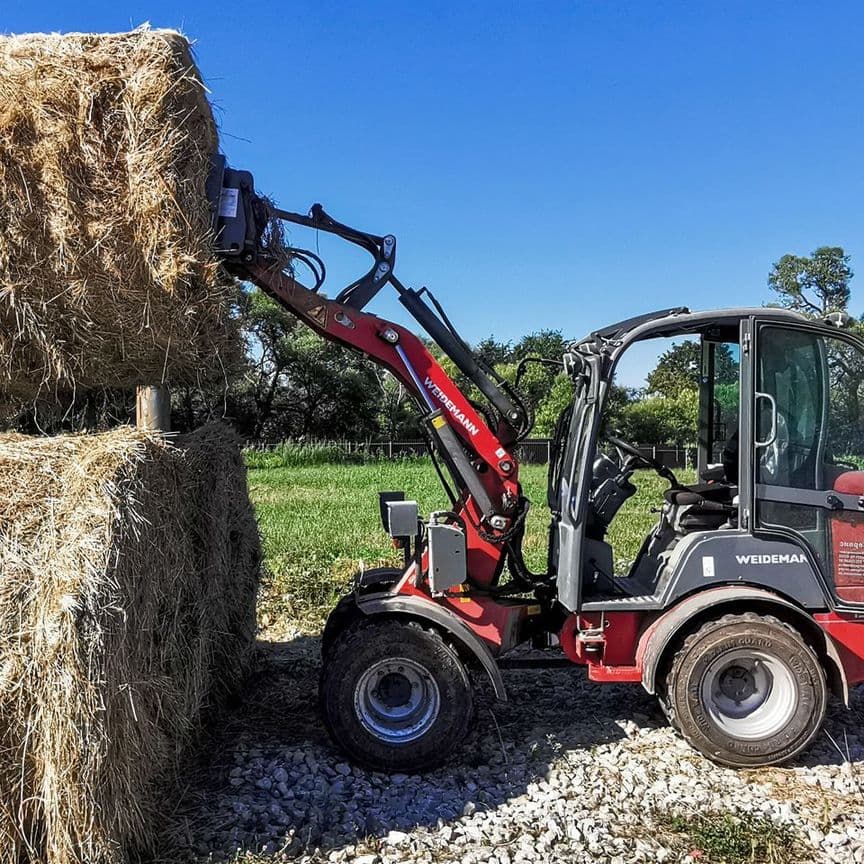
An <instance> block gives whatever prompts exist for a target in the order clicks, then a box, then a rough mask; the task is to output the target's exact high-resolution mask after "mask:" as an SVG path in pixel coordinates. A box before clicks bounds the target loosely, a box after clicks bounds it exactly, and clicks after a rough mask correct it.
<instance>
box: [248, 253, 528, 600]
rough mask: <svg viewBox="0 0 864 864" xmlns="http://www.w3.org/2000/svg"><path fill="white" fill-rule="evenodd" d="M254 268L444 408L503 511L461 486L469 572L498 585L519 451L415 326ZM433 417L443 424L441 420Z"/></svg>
mask: <svg viewBox="0 0 864 864" xmlns="http://www.w3.org/2000/svg"><path fill="white" fill-rule="evenodd" d="M247 270H248V275H249V278H250V279H251V281H252V282H254V283H255V284H256V285H257V286H258V287H259V288H261V290H262V291H264V292H265V293H266V294H268V295H269V296H270V297H272V298H273V299H274V300H276V301H277V302H278V303H279V304H281V305H282V306H284V307H285V308H286V309H288V311H290V312H292V313H293V314H294V315H296V316H297V317H298V318H299V319H300V320H302V321H303V322H304V323H305V324H307V325H308V326H309V327H311V328H312V329H313V330H314V331H315V332H316V333H318V334H320V335H321V336H323V337H324V338H325V339H329V340H330V341H332V342H337V343H339V344H341V345H346V346H348V347H350V348H354V349H356V350H358V351H360V352H361V353H363V354H365V355H366V356H368V357H370V358H371V359H372V360H374V361H375V362H376V363H378V364H379V365H380V366H383V367H385V368H386V369H388V370H389V371H390V372H391V373H392V374H393V375H394V376H395V377H396V378H397V379H398V380H399V381H401V382H402V383H403V384H404V385H405V386H406V387H407V388H408V390H409V392H411V393H412V394H413V395H414V397H415V399H416V400H417V402H418V403H419V404H420V405H421V406H424V407H425V408H426V409H427V412H428V413H432V412H434V411H438V410H440V411H441V412H442V418H443V419H444V420H445V421H446V423H447V425H448V426H449V427H450V428H451V429H452V430H453V431H454V432H455V433H456V435H458V436H459V438H460V439H461V440H462V442H464V444H465V445H467V448H468V451H469V453H470V454H473V455H472V458H471V461H472V465H473V467H472V470H474V471H475V472H476V479H477V480H478V481H479V482H480V483H481V484H482V487H483V489H485V491H486V493H487V494H488V496H489V499H490V501H491V502H492V505H493V507H494V510H495V513H496V514H498V519H497V520H495V523H490V521H489V515H490V514H488V513H483V512H482V508H481V507H479V506H478V502H477V501H476V500H475V497H476V496H473V495H471V494H470V492H469V490H468V489H467V488H461V489H460V490H459V491H460V498H459V502H458V505H457V510H456V513H457V515H458V516H459V517H461V518H462V519H463V520H464V522H465V528H466V540H467V548H468V562H467V564H468V573H469V576H470V579H471V581H472V582H473V583H475V584H478V585H481V586H489V585H493V584H494V583H495V582H496V581H497V579H498V576H499V574H500V572H501V567H502V564H503V560H504V555H505V552H506V548H505V547H506V543H505V542H503V541H504V540H505V537H504V533H505V532H506V530H507V529H508V528H509V527H510V526H511V520H512V519H513V518H514V517H515V516H516V515H517V507H518V506H519V502H520V493H519V483H518V473H519V466H518V463H517V462H516V460H515V459H514V458H513V456H512V454H510V453H509V452H508V451H507V450H506V448H505V447H504V446H503V445H502V443H501V441H500V440H499V439H498V438H497V437H496V435H495V434H494V433H493V432H492V431H491V430H490V429H489V426H488V425H487V424H486V421H485V420H484V419H483V417H482V416H481V415H480V414H479V413H478V412H477V411H476V410H475V408H474V407H473V406H472V405H471V403H470V402H469V401H468V399H466V398H465V396H464V394H463V393H462V392H461V391H460V390H459V388H458V387H457V386H456V384H455V383H454V382H453V380H452V379H451V378H450V377H449V376H448V375H447V373H446V372H445V371H444V369H443V368H442V367H441V365H440V364H439V363H438V361H437V360H436V359H435V358H434V357H433V356H432V354H430V353H429V351H428V350H427V348H426V346H425V345H424V344H423V342H422V341H421V340H420V339H419V338H418V337H417V336H416V335H414V334H413V333H411V332H410V331H409V330H406V329H405V328H403V327H400V326H399V325H397V324H392V323H391V322H389V321H386V320H384V319H381V318H378V317H376V316H375V315H370V314H368V313H365V312H360V311H358V310H356V309H353V308H350V307H348V306H344V305H342V304H341V303H337V302H335V301H334V300H328V299H327V298H325V297H321V296H320V295H318V294H315V293H314V292H312V291H310V290H309V289H308V288H305V287H304V286H303V285H301V284H300V283H299V282H297V281H295V280H294V279H292V278H291V277H290V276H287V275H285V274H284V273H282V272H279V271H275V270H273V269H271V268H267V267H264V266H261V265H259V264H249V265H247ZM433 423H435V424H438V425H441V424H442V419H441V418H439V419H438V420H435V421H433ZM407 581H408V580H406V583H407ZM406 590H410V588H409V587H408V585H407V584H406ZM415 590H416V589H415ZM464 611H467V610H464Z"/></svg>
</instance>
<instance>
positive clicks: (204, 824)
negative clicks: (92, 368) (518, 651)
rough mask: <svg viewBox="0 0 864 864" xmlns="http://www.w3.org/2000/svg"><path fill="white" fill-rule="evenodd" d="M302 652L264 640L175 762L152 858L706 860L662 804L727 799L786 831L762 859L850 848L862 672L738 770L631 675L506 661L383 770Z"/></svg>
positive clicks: (859, 766)
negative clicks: (247, 676)
mask: <svg viewBox="0 0 864 864" xmlns="http://www.w3.org/2000/svg"><path fill="white" fill-rule="evenodd" d="M318 663H319V658H318V643H317V641H316V640H314V639H308V638H299V639H297V640H296V641H294V642H290V643H262V648H261V659H260V667H259V672H258V674H257V677H256V680H255V681H253V682H252V686H251V687H250V690H249V693H250V695H249V696H248V697H247V699H246V701H245V702H244V704H243V705H241V706H240V707H238V708H237V709H236V710H234V711H233V712H232V713H231V714H230V715H229V716H228V718H227V722H226V724H225V725H224V727H222V728H220V730H219V731H218V733H214V734H215V737H214V740H213V742H212V745H213V746H211V747H208V748H207V754H208V755H207V756H206V757H205V756H202V761H201V763H200V764H199V765H198V766H197V767H196V769H195V770H193V771H192V772H191V773H190V781H189V788H188V789H187V791H186V793H185V795H184V797H183V799H182V801H181V802H180V804H179V806H178V809H177V811H176V813H175V816H174V818H173V821H172V823H171V824H170V826H169V829H168V832H167V833H168V836H169V841H167V842H168V843H169V845H168V846H167V847H166V849H167V850H168V851H166V853H165V856H164V860H165V861H171V862H193V861H194V862H203V861H211V860H212V861H247V860H248V861H255V862H259V861H260V862H268V861H274V862H275V861H283V860H292V861H298V862H310V864H311V862H324V861H330V862H341V861H353V862H355V864H396V862H406V864H407V862H414V861H416V862H426V861H428V862H433V861H434V862H454V864H455V862H464V864H474V862H490V864H519V862H534V861H537V862H540V861H542V862H558V861H560V862H565V861H566V862H616V864H618V862H620V864H624V862H641V861H660V862H663V861H666V862H672V861H694V862H695V861H697V860H700V861H707V860H716V859H712V858H711V856H710V854H709V853H706V852H705V851H704V850H703V849H702V848H701V847H699V846H698V845H696V844H695V843H694V840H693V837H691V836H688V835H687V834H686V832H685V833H684V834H682V833H681V832H680V831H679V830H677V829H675V830H673V829H670V827H669V824H670V822H669V820H670V817H674V816H680V817H692V816H693V815H694V814H699V813H707V814H718V813H724V812H725V813H729V812H734V813H739V814H740V813H744V814H753V816H754V817H756V818H757V820H758V819H759V818H763V819H764V818H767V819H769V820H770V821H771V823H773V824H774V825H778V826H781V831H783V832H784V834H785V835H787V836H791V837H794V843H793V845H792V846H791V847H790V848H789V849H787V850H786V852H785V853H783V854H782V855H781V856H780V857H779V858H777V859H776V860H783V861H786V860H795V859H797V860H800V861H820V862H822V861H824V862H843V864H846V862H849V864H853V862H854V864H864V794H862V789H864V729H862V720H864V692H862V689H861V688H859V689H858V690H857V691H856V692H855V694H854V704H853V710H852V711H851V712H847V711H845V710H844V709H843V708H842V707H841V706H839V705H833V706H832V708H831V710H830V713H829V719H828V722H827V724H826V732H825V734H823V735H822V736H821V737H820V738H819V739H818V741H817V742H816V744H815V746H813V747H812V748H811V749H810V751H809V752H808V753H807V754H806V755H805V756H803V757H802V758H800V759H799V760H797V761H796V762H794V763H793V764H792V765H791V766H790V767H787V768H782V769H778V768H774V769H764V770H760V771H737V772H736V771H731V770H726V769H723V768H719V767H717V766H716V765H713V764H712V763H710V762H708V761H706V760H705V759H703V758H702V757H700V756H698V755H697V754H696V753H694V752H693V751H692V750H691V749H690V748H689V747H688V746H687V745H686V744H684V743H683V741H681V740H680V739H678V738H677V736H676V735H675V734H674V733H673V732H672V731H671V730H670V729H669V728H668V726H667V725H666V723H665V721H664V719H663V717H662V715H661V714H660V713H659V709H658V708H657V707H656V703H655V702H654V700H653V699H652V698H650V697H649V696H648V695H647V694H645V693H644V691H643V690H642V689H641V688H639V687H637V686H630V685H621V686H619V685H609V684H605V685H597V684H592V683H590V682H589V681H587V680H586V678H585V673H584V671H583V670H581V669H577V668H575V667H574V668H573V669H556V670H544V671H510V672H507V673H505V680H506V683H507V686H508V689H509V693H510V697H511V701H510V702H508V703H497V702H494V701H492V700H489V699H485V700H483V701H481V704H479V706H478V722H477V728H476V733H475V734H474V735H473V737H472V738H471V739H470V740H469V741H468V742H466V746H465V747H464V748H463V750H462V751H461V753H460V754H459V756H458V757H457V759H456V760H455V761H453V762H452V763H451V764H449V765H448V766H447V767H446V768H443V769H440V770H438V771H435V772H431V773H427V774H423V775H418V776H404V775H395V776H387V775H384V774H378V773H373V772H369V771H365V770H362V769H358V768H354V767H353V766H351V765H350V764H348V763H347V762H346V761H345V759H344V757H343V756H342V755H341V754H340V753H338V752H337V751H335V750H334V749H333V748H332V746H331V745H330V743H329V740H328V739H327V737H326V733H325V732H324V731H323V729H322V727H321V724H320V722H319V719H318V717H317V713H316V705H315V695H316V686H317V675H318ZM756 824H763V825H764V824H765V823H764V822H761V823H760V822H758V821H757V823H756ZM783 826H785V828H784V827H783ZM790 849H791V850H792V851H790ZM748 860H749V859H748ZM757 860H758V858H757Z"/></svg>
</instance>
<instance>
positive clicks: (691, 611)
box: [636, 584, 849, 707]
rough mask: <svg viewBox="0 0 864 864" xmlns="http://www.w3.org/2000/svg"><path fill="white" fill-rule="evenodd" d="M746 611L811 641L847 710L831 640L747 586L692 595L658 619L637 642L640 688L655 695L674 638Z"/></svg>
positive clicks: (796, 612)
mask: <svg viewBox="0 0 864 864" xmlns="http://www.w3.org/2000/svg"><path fill="white" fill-rule="evenodd" d="M743 607H746V608H747V609H749V610H754V611H764V612H768V613H771V614H774V615H776V616H777V617H778V618H780V619H782V620H785V621H786V622H787V623H789V624H791V625H792V626H794V627H796V628H797V629H798V630H799V631H800V632H801V633H802V634H803V635H805V636H808V637H810V639H811V640H812V641H813V644H814V647H815V648H816V650H817V652H818V653H819V655H820V658H821V659H822V660H823V661H825V666H826V668H825V671H826V673H827V674H828V683H829V686H830V687H831V690H832V692H833V693H834V695H835V696H837V697H839V698H840V699H842V700H843V703H844V704H845V705H846V707H848V706H849V682H848V681H847V679H846V672H845V670H844V669H843V663H842V662H841V660H840V654H839V653H838V651H837V646H836V645H835V644H834V640H833V639H831V637H830V636H829V635H828V634H827V633H826V632H825V631H824V630H823V629H822V628H821V627H820V626H819V624H818V623H817V622H816V621H815V619H814V618H813V617H812V616H811V615H810V614H809V613H807V612H806V611H805V610H804V609H802V608H801V607H800V606H796V605H795V604H794V603H792V602H790V601H789V600H787V599H785V598H784V597H780V596H779V595H777V594H774V593H772V592H771V591H765V590H763V589H762V588H755V587H753V586H750V585H740V584H738V585H723V586H719V587H717V588H707V589H705V590H704V591H700V592H698V593H697V594H691V595H690V596H689V597H687V598H686V599H684V600H682V601H681V602H680V603H678V604H676V605H675V606H673V607H672V608H671V609H668V610H667V611H666V612H664V613H663V614H662V615H661V616H660V617H659V618H657V619H656V620H655V621H654V622H652V624H651V625H650V626H649V627H648V629H647V630H646V631H645V632H644V633H643V634H642V636H641V637H640V639H639V645H638V648H637V650H636V656H637V660H641V664H640V665H641V666H642V686H643V687H644V688H645V689H646V690H647V691H648V692H649V693H652V694H653V693H656V692H657V672H658V670H660V669H661V668H662V665H663V663H664V661H665V660H666V659H667V658H668V654H669V650H670V649H671V648H672V646H673V645H674V644H675V642H676V639H675V637H676V636H677V635H678V634H679V633H681V632H682V631H688V632H689V630H690V629H691V627H690V626H688V625H692V624H694V623H696V622H699V621H700V620H705V619H707V618H708V617H709V615H706V613H709V612H710V618H715V617H718V616H720V615H725V614H727V613H729V612H736V611H742V608H743Z"/></svg>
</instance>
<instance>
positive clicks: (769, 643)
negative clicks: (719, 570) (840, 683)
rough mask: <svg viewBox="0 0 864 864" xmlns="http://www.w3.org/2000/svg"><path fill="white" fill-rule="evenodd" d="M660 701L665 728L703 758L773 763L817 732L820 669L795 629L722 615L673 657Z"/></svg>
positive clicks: (824, 696)
mask: <svg viewBox="0 0 864 864" xmlns="http://www.w3.org/2000/svg"><path fill="white" fill-rule="evenodd" d="M664 690H665V692H664V693H663V698H662V700H661V701H662V704H663V707H664V709H665V711H666V713H667V716H668V717H669V721H670V723H671V724H672V726H673V727H674V728H675V729H677V730H678V731H679V732H680V733H681V734H682V735H683V736H684V738H685V739H686V740H687V741H688V743H689V744H691V745H692V746H693V747H695V748H696V749H697V750H699V751H700V752H702V753H703V754H704V755H705V756H707V757H708V758H709V759H712V760H714V761H715V762H719V763H720V764H722V765H730V766H732V767H735V768H743V767H757V766H763V765H777V764H779V763H781V762H786V761H787V760H789V759H791V758H792V757H793V756H795V754H796V753H799V752H800V751H801V750H803V749H804V748H805V747H806V746H807V745H808V744H809V743H810V742H811V741H812V740H813V737H814V736H815V735H816V734H817V733H818V732H819V730H820V728H821V727H822V721H823V720H824V718H825V709H826V705H827V700H828V693H827V688H826V685H825V673H824V671H823V669H822V666H821V664H820V662H819V658H818V657H817V656H816V654H815V652H814V651H813V649H812V648H811V647H810V646H809V645H808V644H807V643H806V642H805V641H804V639H803V638H802V637H801V634H800V633H798V631H797V630H795V629H793V628H792V627H790V626H789V625H788V624H785V623H784V622H782V621H780V620H778V619H777V618H774V617H773V616H770V615H765V616H760V615H756V614H754V613H745V614H743V615H725V616H724V617H722V618H720V619H718V620H716V621H709V622H708V623H706V624H703V625H702V627H701V628H700V629H699V630H697V631H696V632H694V633H692V634H690V636H688V637H687V639H686V640H685V641H684V644H683V645H682V646H681V648H680V650H679V651H678V652H677V653H676V654H675V656H674V657H673V659H672V663H671V665H670V667H669V673H668V675H667V677H666V682H665V688H664Z"/></svg>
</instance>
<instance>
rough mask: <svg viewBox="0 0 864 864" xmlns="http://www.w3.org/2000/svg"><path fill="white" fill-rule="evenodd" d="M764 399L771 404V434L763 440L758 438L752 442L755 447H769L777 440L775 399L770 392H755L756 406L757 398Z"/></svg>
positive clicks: (757, 404)
mask: <svg viewBox="0 0 864 864" xmlns="http://www.w3.org/2000/svg"><path fill="white" fill-rule="evenodd" d="M760 399H766V400H767V401H768V404H769V405H770V406H771V434H770V435H769V436H768V437H767V438H766V439H765V440H764V441H760V440H759V439H758V438H757V439H756V440H755V441H754V442H753V445H754V446H755V447H770V446H771V445H772V444H773V443H774V442H775V441H776V440H777V401H776V400H775V399H774V397H773V396H772V395H771V394H770V393H757V394H756V406H757V408H758V406H759V400H760Z"/></svg>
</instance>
